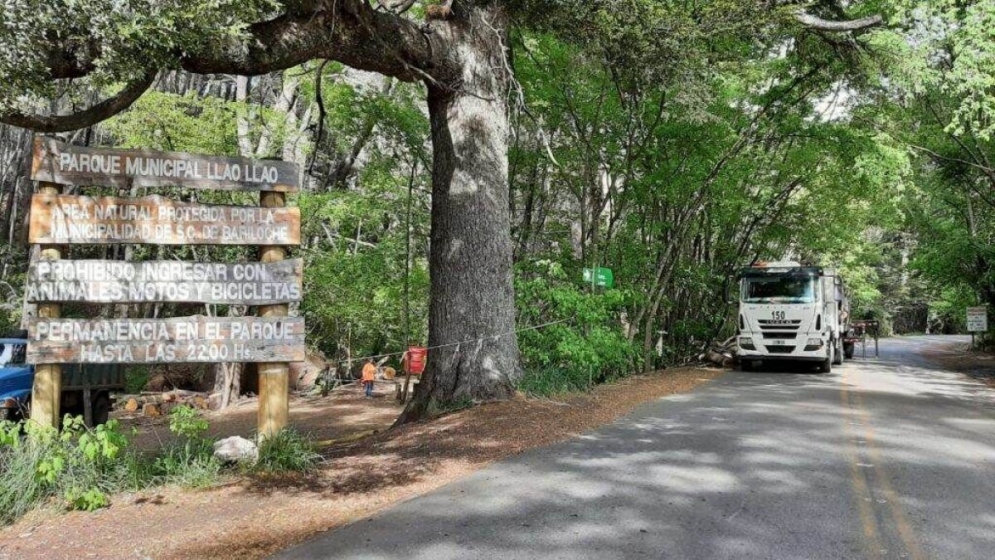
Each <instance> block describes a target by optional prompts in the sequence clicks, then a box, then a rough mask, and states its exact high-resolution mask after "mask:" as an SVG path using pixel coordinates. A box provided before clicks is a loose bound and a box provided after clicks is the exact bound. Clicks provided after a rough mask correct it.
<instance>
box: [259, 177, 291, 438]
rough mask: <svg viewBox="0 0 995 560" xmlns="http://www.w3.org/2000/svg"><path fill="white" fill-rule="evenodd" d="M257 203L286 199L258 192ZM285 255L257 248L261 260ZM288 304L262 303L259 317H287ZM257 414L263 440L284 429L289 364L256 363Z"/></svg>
mask: <svg viewBox="0 0 995 560" xmlns="http://www.w3.org/2000/svg"><path fill="white" fill-rule="evenodd" d="M259 205H260V206H262V207H263V208H282V207H284V206H286V205H287V198H286V195H285V194H284V193H281V192H268V191H264V192H260V193H259ZM285 258H287V251H286V249H285V248H283V247H281V246H276V245H268V246H262V247H260V260H261V261H262V262H264V263H268V262H276V261H282V260H284V259H285ZM287 310H288V306H287V304H285V303H283V304H278V305H261V306H259V316H260V317H286V316H287ZM257 369H258V370H259V414H258V418H257V426H256V428H257V431H258V432H259V439H260V441H262V440H263V439H265V438H268V437H270V436H275V435H277V434H278V433H280V431H282V430H283V429H284V428H286V427H287V423H288V421H289V417H290V395H289V386H290V365H289V364H286V363H266V364H259V365H258V368H257Z"/></svg>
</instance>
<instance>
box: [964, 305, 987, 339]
mask: <svg viewBox="0 0 995 560" xmlns="http://www.w3.org/2000/svg"><path fill="white" fill-rule="evenodd" d="M967 332H972V333H975V332H988V309H987V308H985V307H968V308H967Z"/></svg>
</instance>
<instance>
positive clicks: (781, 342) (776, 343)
mask: <svg viewBox="0 0 995 560" xmlns="http://www.w3.org/2000/svg"><path fill="white" fill-rule="evenodd" d="M787 345H788V341H787V340H775V341H774V346H787Z"/></svg>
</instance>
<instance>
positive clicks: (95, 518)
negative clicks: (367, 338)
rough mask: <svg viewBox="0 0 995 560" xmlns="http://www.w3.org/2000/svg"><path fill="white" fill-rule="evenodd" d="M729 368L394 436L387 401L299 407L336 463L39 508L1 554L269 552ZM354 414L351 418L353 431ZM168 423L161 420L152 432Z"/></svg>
mask: <svg viewBox="0 0 995 560" xmlns="http://www.w3.org/2000/svg"><path fill="white" fill-rule="evenodd" d="M722 373H723V371H722V370H717V369H690V368H689V369H677V370H668V371H665V372H659V373H655V374H651V375H647V376H636V377H632V378H628V379H626V380H624V381H622V382H619V383H617V384H613V385H606V386H601V387H599V388H597V389H596V390H594V391H593V392H591V393H588V394H582V395H572V396H569V397H565V398H563V399H559V400H540V399H526V398H519V399H516V400H513V401H509V402H502V403H495V404H489V405H484V406H479V407H475V408H471V409H468V410H464V411H461V412H457V413H454V414H449V415H446V416H443V417H440V418H436V419H434V420H431V421H427V422H423V423H419V424H414V425H408V426H403V427H401V428H398V429H394V430H389V431H387V430H386V428H387V427H388V426H389V425H390V423H391V421H392V420H393V416H394V414H396V413H397V412H398V411H399V408H397V407H396V405H394V404H393V403H394V401H393V399H391V398H389V397H387V398H382V399H372V400H365V399H362V397H361V396H359V395H358V394H352V395H346V396H343V397H341V403H338V404H339V405H340V406H339V408H334V407H335V406H336V405H334V404H329V405H328V406H322V403H317V402H314V403H311V402H309V401H308V400H304V401H301V402H295V403H294V405H293V406H294V407H295V410H294V411H293V412H292V415H291V416H292V419H293V421H294V423H295V424H297V425H298V427H299V428H301V429H302V430H303V431H310V432H311V433H314V434H316V435H317V436H318V437H319V438H328V439H335V438H339V442H337V443H331V444H330V445H329V446H328V447H326V448H325V449H324V455H325V457H326V459H325V462H324V463H323V466H322V468H321V469H320V470H319V471H318V472H317V473H315V474H313V475H310V476H307V477H297V478H281V479H279V480H259V479H245V480H238V481H234V482H232V483H230V484H228V485H225V486H223V487H219V488H213V489H210V490H204V491H191V490H181V489H162V490H160V491H158V492H148V493H142V494H134V495H121V496H115V497H114V498H113V503H112V505H111V507H109V508H106V509H103V510H100V511H97V512H93V513H84V512H71V513H61V512H56V511H54V510H51V509H50V510H41V511H38V512H36V513H33V514H31V515H29V516H28V517H26V518H25V519H22V520H21V521H20V522H18V523H17V524H16V525H14V526H11V527H8V528H6V529H4V530H3V531H0V560H7V559H8V558H9V559H15V558H16V559H57V558H66V559H76V558H122V559H124V558H156V559H179V558H232V559H235V558H238V559H243V558H263V557H266V556H267V555H269V554H272V553H273V552H275V551H277V550H280V549H283V548H286V547H288V546H290V545H292V544H295V543H297V542H300V541H302V540H304V539H306V538H308V537H310V536H313V535H314V534H316V533H318V532H321V531H325V530H328V529H331V528H334V527H339V526H342V525H344V524H347V523H350V522H352V521H356V520H359V519H362V518H364V517H368V516H369V515H372V514H374V513H376V512H378V511H380V510H382V509H385V508H387V507H390V506H391V505H393V504H396V503H398V502H400V501H403V500H406V499H410V498H412V497H414V496H417V495H420V494H423V493H425V492H428V491H431V490H433V489H435V488H438V487H440V486H442V485H445V484H447V483H449V482H452V481H453V480H456V479H458V478H460V477H463V476H466V475H467V474H470V473H471V472H473V471H475V470H477V469H480V468H482V467H484V466H486V465H487V464H489V463H491V462H493V461H496V460H499V459H502V458H504V457H507V456H510V455H514V454H517V453H520V452H522V451H525V450H527V449H531V448H534V447H538V446H543V445H548V444H551V443H554V442H557V441H560V440H563V439H567V438H569V437H571V436H574V435H576V434H579V433H582V432H584V431H587V430H590V429H592V428H595V427H597V426H600V425H603V424H606V423H610V422H612V421H613V420H615V419H616V418H618V417H619V416H621V415H624V414H626V413H628V412H630V411H631V410H632V409H634V408H635V407H636V406H638V405H639V404H641V403H644V402H647V401H650V400H654V399H657V398H660V397H663V396H666V395H670V394H675V393H682V392H687V391H691V390H693V389H694V388H695V387H697V386H699V385H701V384H703V383H706V382H708V381H709V380H711V379H714V378H715V377H717V376H719V375H721V374H722ZM336 398H339V397H336ZM332 400H335V399H332ZM309 406H310V407H311V410H310V412H309V409H308V407H309ZM245 409H246V410H239V411H236V413H235V414H233V415H232V419H230V420H229V419H228V418H225V419H215V422H214V423H215V424H216V426H215V427H214V428H212V429H216V430H219V431H217V432H214V433H216V434H218V435H227V434H229V433H241V434H243V435H245V434H249V433H251V431H252V426H253V423H254V415H255V408H254V407H253V406H252V405H251V404H246V405H245ZM326 409H334V412H333V411H329V410H326ZM391 409H393V413H391V414H388V412H389V411H390V410H391ZM347 419H349V422H348V424H349V425H348V427H343V424H344V423H346V420H347ZM219 420H220V421H219ZM374 426H376V428H374ZM146 428H147V427H146ZM165 429H166V428H165V425H160V426H158V427H156V430H155V432H154V433H159V432H162V431H165ZM371 429H380V430H382V431H380V433H377V434H373V435H370V436H368V437H364V438H361V439H359V440H353V441H351V442H348V441H343V440H348V439H349V438H348V437H345V436H347V435H348V433H350V432H351V433H357V432H358V433H363V432H368V431H369V430H371ZM146 437H154V436H146Z"/></svg>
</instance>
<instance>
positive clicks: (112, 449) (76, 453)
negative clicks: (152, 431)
mask: <svg viewBox="0 0 995 560" xmlns="http://www.w3.org/2000/svg"><path fill="white" fill-rule="evenodd" d="M126 446H127V440H126V439H125V437H124V435H123V434H122V433H121V432H120V431H119V429H118V425H117V422H116V421H114V420H112V421H110V422H108V423H107V424H104V425H101V426H97V427H96V428H93V429H88V428H86V427H85V426H84V425H83V420H82V419H80V418H73V417H66V420H65V423H64V429H63V431H61V432H59V431H57V430H55V429H54V428H48V427H42V426H38V425H37V424H33V423H25V424H15V423H12V422H4V423H2V425H0V472H2V473H3V478H4V480H3V484H2V486H0V522H2V523H4V524H7V523H11V522H13V521H14V520H16V519H17V518H18V517H20V516H21V515H23V514H24V513H26V512H27V511H29V510H30V509H32V508H34V507H35V506H37V505H38V504H40V503H43V502H45V501H48V500H50V499H61V500H62V501H63V503H64V504H65V505H66V506H67V507H68V508H70V509H84V510H93V509H97V508H100V507H103V506H105V505H107V503H108V498H107V494H108V493H110V492H114V491H118V490H120V489H122V488H124V487H126V486H127V485H128V482H129V480H130V479H131V477H129V472H128V471H129V462H127V461H122V460H121V458H122V453H123V451H124V449H125V447H126Z"/></svg>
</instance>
